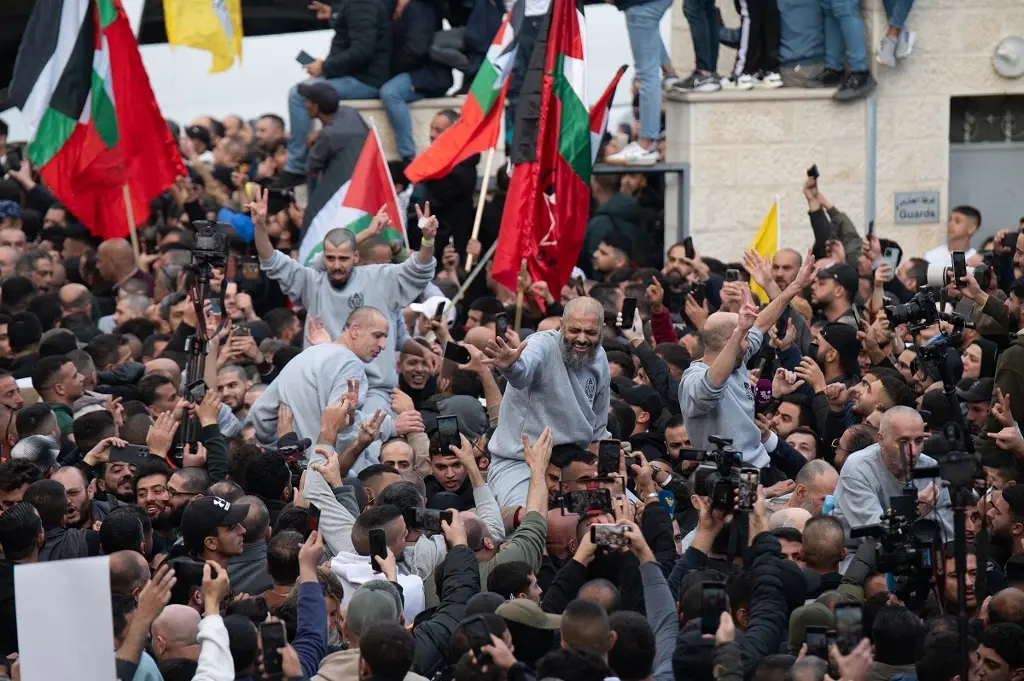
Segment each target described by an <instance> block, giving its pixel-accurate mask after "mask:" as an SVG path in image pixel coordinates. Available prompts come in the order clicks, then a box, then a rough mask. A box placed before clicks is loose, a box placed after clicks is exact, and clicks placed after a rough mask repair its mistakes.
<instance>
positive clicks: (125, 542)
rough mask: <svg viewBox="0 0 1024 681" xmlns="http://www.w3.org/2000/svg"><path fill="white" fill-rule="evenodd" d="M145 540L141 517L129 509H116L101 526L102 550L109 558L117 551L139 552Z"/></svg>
mask: <svg viewBox="0 0 1024 681" xmlns="http://www.w3.org/2000/svg"><path fill="white" fill-rule="evenodd" d="M145 538H146V537H145V533H144V532H143V530H142V523H141V522H140V521H139V516H138V515H136V513H135V511H133V510H132V509H131V508H128V507H124V506H122V507H119V508H115V509H114V510H113V511H111V512H110V513H109V514H107V517H106V518H104V519H103V524H102V525H100V548H102V549H103V553H104V555H107V556H109V555H110V554H112V553H114V552H115V551H138V550H139V549H140V548H141V547H142V543H143V541H145Z"/></svg>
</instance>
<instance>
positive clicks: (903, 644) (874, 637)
mask: <svg viewBox="0 0 1024 681" xmlns="http://www.w3.org/2000/svg"><path fill="white" fill-rule="evenodd" d="M826 517H827V516H826ZM819 520H820V519H819ZM1021 633H1022V634H1024V632H1021ZM923 635H924V626H923V625H922V624H921V620H920V618H918V616H917V615H915V614H914V613H913V612H911V611H910V609H909V608H905V607H903V606H901V605H896V606H890V607H888V608H882V610H881V611H880V612H879V613H878V614H877V615H876V616H875V621H874V622H872V624H871V642H872V643H873V644H874V646H875V659H876V660H877V661H879V662H882V663H884V664H891V665H906V664H914V662H915V661H916V660H917V652H918V651H917V649H918V647H919V646H920V645H921V638H922V636H923Z"/></svg>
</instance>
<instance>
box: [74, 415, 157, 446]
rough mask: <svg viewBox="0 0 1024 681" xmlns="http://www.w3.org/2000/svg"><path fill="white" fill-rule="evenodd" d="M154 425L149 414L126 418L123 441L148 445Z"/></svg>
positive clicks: (121, 431)
mask: <svg viewBox="0 0 1024 681" xmlns="http://www.w3.org/2000/svg"><path fill="white" fill-rule="evenodd" d="M101 413H102V412H101ZM75 423H77V421H76V422H75ZM152 425H153V417H152V416H150V415H149V412H146V413H145V414H135V415H133V416H126V417H125V421H124V425H123V426H121V429H120V432H119V434H120V436H121V439H122V440H127V441H128V443H129V444H133V445H144V444H146V438H147V437H149V429H150V427H151V426H152Z"/></svg>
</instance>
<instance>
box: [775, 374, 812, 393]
mask: <svg viewBox="0 0 1024 681" xmlns="http://www.w3.org/2000/svg"><path fill="white" fill-rule="evenodd" d="M803 384H804V381H803V379H801V378H800V377H799V376H797V375H796V372H793V371H787V370H785V369H781V368H780V369H776V370H775V378H773V379H772V394H773V395H775V396H776V397H782V396H784V395H789V394H791V393H793V392H795V391H796V390H798V389H799V388H800V386H802V385H803Z"/></svg>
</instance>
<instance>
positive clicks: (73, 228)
mask: <svg viewBox="0 0 1024 681" xmlns="http://www.w3.org/2000/svg"><path fill="white" fill-rule="evenodd" d="M64 238H65V239H74V240H75V241H81V242H82V243H86V244H91V243H92V242H93V238H92V234H91V233H90V232H89V230H88V229H86V227H85V225H83V224H82V223H80V222H72V223H71V224H69V225H68V226H67V227H64Z"/></svg>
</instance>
